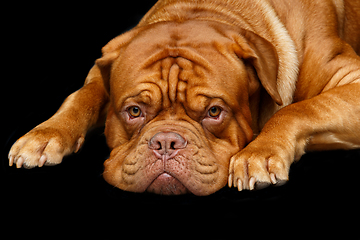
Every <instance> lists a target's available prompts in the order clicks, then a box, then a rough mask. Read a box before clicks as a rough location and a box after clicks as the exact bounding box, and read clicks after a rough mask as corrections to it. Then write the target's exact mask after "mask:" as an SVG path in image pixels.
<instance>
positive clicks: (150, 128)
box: [99, 21, 257, 195]
mask: <svg viewBox="0 0 360 240" xmlns="http://www.w3.org/2000/svg"><path fill="white" fill-rule="evenodd" d="M236 46H238V44H235V42H234V41H233V40H232V39H230V38H228V37H225V36H224V34H222V33H221V32H220V31H219V29H217V27H216V24H213V25H210V24H208V23H206V22H201V21H199V22H197V23H196V24H186V23H183V24H176V23H166V24H165V23H164V24H156V26H153V27H148V28H147V29H145V30H142V31H140V33H138V34H137V35H136V36H135V37H132V38H131V41H128V43H127V44H125V46H122V47H121V48H117V49H116V51H114V52H111V53H109V54H108V56H110V55H111V57H110V59H111V60H109V59H106V60H102V61H103V62H106V63H101V60H100V61H99V64H102V65H103V68H105V69H106V67H104V66H109V62H110V63H111V66H110V67H108V68H107V69H108V71H109V72H110V74H109V82H108V83H107V84H108V87H109V93H110V106H109V110H108V117H107V121H106V130H105V134H106V138H107V142H108V145H109V147H110V148H111V150H112V151H111V155H110V158H109V159H108V160H107V161H106V162H105V171H104V178H105V179H106V181H107V182H109V183H110V184H112V185H114V186H116V187H118V188H120V189H123V190H126V191H133V192H144V191H149V192H153V193H158V194H166V195H171V194H184V193H188V192H191V193H193V194H196V195H208V194H211V193H213V192H215V191H217V190H219V189H220V188H222V187H224V186H225V185H226V183H227V180H228V165H229V161H230V158H231V157H232V156H233V155H234V154H235V153H237V152H238V151H240V150H241V149H242V148H243V147H244V146H245V145H246V144H247V143H248V142H249V141H250V140H251V138H252V130H251V113H250V107H249V97H250V95H251V94H252V93H253V92H254V91H255V90H254V89H257V87H256V86H255V85H256V84H254V83H251V80H250V79H249V71H247V67H246V65H245V64H244V62H243V61H242V59H240V58H239V54H235V50H234V48H236ZM237 51H238V52H239V51H240V50H239V49H238V50H237ZM243 54H245V51H243ZM104 58H106V56H105V57H104ZM108 58H109V57H108Z"/></svg>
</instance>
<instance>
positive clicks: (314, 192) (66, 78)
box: [0, 1, 360, 239]
mask: <svg viewBox="0 0 360 240" xmlns="http://www.w3.org/2000/svg"><path fill="white" fill-rule="evenodd" d="M154 2H155V1H146V2H145V3H144V2H140V3H139V2H136V3H134V5H131V6H126V7H125V6H124V7H123V8H119V7H114V6H111V5H110V4H109V3H105V2H104V3H101V2H100V3H99V4H98V5H96V6H95V5H91V6H83V7H74V6H72V5H66V4H63V5H57V4H56V3H49V5H48V6H43V5H40V4H39V5H38V6H37V5H36V4H34V3H31V4H29V5H21V6H15V5H16V4H14V6H12V7H10V8H9V9H8V10H10V11H11V13H12V14H10V15H11V16H12V17H11V18H8V19H4V21H3V22H6V23H8V24H6V26H5V29H3V31H5V32H6V36H7V38H6V40H5V46H4V49H3V51H4V52H3V54H4V55H3V57H4V60H5V61H6V64H5V66H3V67H2V70H3V72H4V73H5V74H3V75H2V83H3V87H2V89H3V94H2V96H1V102H2V106H3V107H4V108H3V109H2V111H1V112H2V116H3V119H4V121H5V125H3V133H2V134H1V136H2V150H1V173H0V176H1V179H0V181H1V182H0V194H1V196H2V197H1V198H2V199H3V200H4V201H2V205H1V206H2V209H3V211H6V212H7V214H5V215H2V216H3V217H4V218H5V219H6V220H7V221H8V223H9V225H10V226H12V227H15V228H16V229H23V228H29V229H28V230H30V229H37V230H39V229H42V228H45V225H48V227H50V228H51V227H53V228H56V229H60V230H58V232H59V233H61V232H63V231H65V230H66V229H68V227H69V226H70V225H71V226H73V227H74V226H76V224H77V223H81V222H83V221H86V222H91V223H94V224H95V223H97V222H100V223H102V224H105V225H106V226H108V224H110V225H109V226H111V225H112V224H115V225H116V224H117V220H118V221H123V222H126V223H127V224H129V225H132V226H134V225H135V226H137V225H139V224H140V226H143V227H144V226H151V225H156V226H158V227H160V226H168V225H172V222H176V221H177V220H179V219H181V218H185V219H187V220H188V221H189V222H187V223H186V224H185V223H184V222H182V224H185V225H186V226H187V227H189V226H190V225H191V227H194V228H196V226H197V224H200V225H201V224H205V225H206V224H207V223H209V224H210V225H206V226H208V227H209V229H207V230H199V231H200V233H201V234H205V232H206V233H210V235H211V236H213V237H214V238H215V235H212V232H213V230H214V229H213V227H212V226H219V224H220V225H221V224H225V226H226V227H222V228H220V230H219V228H217V227H215V229H216V232H221V233H224V232H227V231H228V230H226V229H234V231H237V232H239V231H242V230H243V227H244V226H246V224H249V225H252V226H259V228H262V227H263V226H269V225H274V229H279V228H281V227H282V226H284V224H285V225H286V224H289V225H293V226H299V225H298V224H299V223H297V222H294V221H293V220H294V219H298V220H299V221H300V222H301V221H302V220H300V219H302V218H303V217H306V221H313V222H315V223H320V222H323V221H324V220H325V221H329V222H332V223H333V224H337V223H347V222H346V221H350V220H349V219H352V218H353V217H355V216H356V215H358V213H359V200H360V197H359V196H358V194H359V185H358V181H359V167H360V163H359V162H360V161H359V160H360V151H359V150H353V151H331V152H319V153H310V154H307V155H305V156H304V157H303V158H302V159H301V160H300V161H299V162H298V163H296V164H294V165H293V166H292V167H291V172H290V182H289V183H288V184H286V185H285V186H282V187H278V188H275V187H270V188H267V189H264V190H260V191H253V192H250V191H243V192H240V193H239V192H237V191H236V190H235V189H234V188H233V189H229V188H227V187H226V188H224V189H222V190H221V191H219V192H217V193H215V194H213V195H211V196H207V197H196V196H192V195H186V196H178V197H164V196H157V195H151V194H134V193H128V192H123V191H121V190H118V189H115V188H113V187H112V186H110V185H108V184H107V183H106V182H105V181H104V180H103V178H102V176H101V174H102V170H103V166H102V164H103V162H104V160H106V159H107V157H108V155H109V150H108V148H107V146H106V143H105V137H104V135H103V133H102V129H99V130H96V131H93V132H92V133H91V134H89V135H88V136H87V140H86V143H85V145H84V147H83V148H82V150H81V151H80V153H78V154H75V155H72V156H69V157H67V158H65V159H64V161H63V163H62V164H61V165H59V166H55V167H43V168H35V169H32V170H25V169H16V168H15V167H12V168H10V167H8V160H7V153H8V151H9V149H10V147H11V145H12V143H14V141H15V140H16V139H17V138H19V137H21V136H22V135H23V134H25V133H26V132H27V131H29V130H30V129H32V128H33V127H35V126H36V125H37V124H39V123H41V122H42V121H44V120H46V119H47V118H49V117H50V116H51V115H52V114H54V113H55V111H56V110H57V109H58V107H59V106H60V105H61V103H62V101H63V100H64V99H65V97H66V96H67V95H69V94H70V93H72V92H74V91H75V90H77V89H78V88H80V87H81V86H82V84H83V81H84V80H85V77H86V75H87V72H88V71H89V69H90V68H91V67H92V65H93V64H94V61H95V60H96V59H97V58H99V57H100V56H101V52H100V50H101V48H102V47H103V46H104V45H105V44H106V43H107V42H108V41H109V40H111V39H112V38H114V37H115V36H117V35H118V34H120V33H122V32H124V31H126V30H128V29H130V28H131V27H132V26H134V25H136V23H137V21H139V19H140V17H141V16H142V15H143V14H145V13H146V11H147V10H148V9H149V8H150V6H151V5H152V4H153V3H154ZM140 6H141V7H140ZM139 7H140V8H139ZM44 9H46V10H44ZM7 15H8V16H9V14H7ZM9 84H10V87H8V86H9ZM5 85H6V87H5ZM359 127H360V126H359ZM339 214H340V215H339ZM64 216H65V217H66V219H67V221H69V222H71V223H72V224H70V225H69V222H67V221H66V223H64V222H62V220H60V219H62V218H63V217H64ZM352 216H353V217H352ZM158 217H159V218H160V219H161V220H160V221H158V220H156V218H158ZM37 218H40V219H41V221H40V222H38V221H39V220H35V219H37ZM355 218H356V217H355ZM113 219H116V221H115V222H114V220H113ZM58 221H59V222H58ZM350 222H351V221H350ZM19 223H20V224H19ZM190 223H191V224H190ZM234 223H235V225H236V226H237V227H236V228H233V227H230V226H231V224H234ZM74 224H75V225H74ZM122 224H123V223H122ZM185 225H184V226H185ZM20 226H21V227H20ZM121 226H122V227H120V225H117V226H112V228H113V229H121V231H125V232H126V231H128V229H127V228H124V226H125V225H121ZM260 226H261V227H260ZM300 226H304V225H303V224H300ZM346 226H348V227H349V228H351V227H350V225H346ZM114 227H115V228H114ZM178 227H179V225H177V228H178ZM61 229H62V230H61ZM95 229H97V230H99V229H98V228H95ZM95 229H90V230H89V229H87V230H86V231H85V232H86V234H89V233H91V231H92V230H95ZM333 230H336V228H335V229H334V228H329V229H326V230H325V231H326V232H327V233H329V232H332V231H333ZM337 230H338V229H337ZM139 231H140V230H139ZM164 231H165V230H164ZM341 231H342V230H341ZM344 231H345V230H344ZM344 231H343V232H344ZM85 232H84V233H85ZM140 232H141V231H140ZM345 232H349V231H347V230H346V231H345ZM155 235H156V234H155ZM201 236H205V235H201ZM218 239H220V238H218ZM221 239H226V238H225V237H223V238H221Z"/></svg>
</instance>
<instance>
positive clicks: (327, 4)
mask: <svg viewBox="0 0 360 240" xmlns="http://www.w3.org/2000/svg"><path fill="white" fill-rule="evenodd" d="M102 52H103V55H102V57H101V58H100V59H98V60H96V63H95V65H94V66H93V68H92V69H91V70H90V72H89V75H88V76H87V78H86V81H85V84H84V86H83V87H82V88H81V89H80V90H78V91H76V92H74V93H73V94H71V95H70V96H69V97H68V98H67V99H66V100H65V101H64V103H63V105H62V106H61V108H60V109H59V110H58V111H57V112H56V114H55V115H54V116H53V117H51V118H50V119H49V120H47V121H45V122H44V123H42V124H40V125H38V126H37V127H35V128H34V129H33V130H31V131H30V132H29V133H27V134H26V135H25V136H23V137H22V138H20V139H19V140H18V141H17V142H16V143H15V144H14V145H13V146H12V148H11V150H10V153H9V164H10V166H12V165H14V164H15V165H16V167H18V168H21V167H25V168H33V167H36V166H38V167H41V166H43V165H54V164H59V163H60V162H61V161H62V159H63V157H64V156H66V155H68V154H71V153H73V152H77V151H78V150H79V149H80V147H81V146H82V145H83V143H84V139H85V135H86V133H87V132H88V131H89V129H91V128H93V127H95V126H98V125H99V124H104V123H105V135H106V139H107V144H108V146H109V148H110V150H111V153H110V157H109V159H108V160H106V161H105V163H104V166H105V170H104V178H105V180H106V181H107V182H108V183H109V184H111V185H113V186H115V187H117V188H120V189H123V190H126V191H132V192H144V191H148V192H153V193H157V194H165V195H172V194H174V195H177V194H184V193H192V194H195V195H209V194H212V193H214V192H216V191H217V190H219V189H221V188H223V187H224V186H226V185H227V184H228V186H229V187H236V188H237V189H238V190H239V191H241V190H245V189H249V190H252V189H259V188H263V187H266V186H269V185H271V184H274V185H281V184H283V183H285V182H286V181H287V180H288V173H289V168H290V165H291V164H292V163H293V162H294V161H297V160H298V159H299V158H300V157H301V156H302V155H303V154H304V153H305V152H306V151H312V150H329V149H354V148H359V147H360V57H359V56H358V55H357V54H359V53H360V1H358V0H297V1H289V0H160V1H158V2H157V3H156V4H155V6H153V8H151V10H150V11H149V12H148V13H147V14H146V15H145V16H144V17H143V18H142V20H141V21H140V23H139V24H138V25H137V26H136V27H135V28H133V29H132V30H130V31H128V32H126V33H124V34H122V35H120V36H118V37H116V38H115V39H113V40H111V41H110V42H109V43H108V44H107V45H106V46H105V47H104V48H103V49H102Z"/></svg>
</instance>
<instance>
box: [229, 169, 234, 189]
mask: <svg viewBox="0 0 360 240" xmlns="http://www.w3.org/2000/svg"><path fill="white" fill-rule="evenodd" d="M232 184H233V174H232V173H230V174H229V179H228V186H229V188H231V187H232Z"/></svg>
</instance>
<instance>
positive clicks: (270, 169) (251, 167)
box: [229, 140, 294, 191]
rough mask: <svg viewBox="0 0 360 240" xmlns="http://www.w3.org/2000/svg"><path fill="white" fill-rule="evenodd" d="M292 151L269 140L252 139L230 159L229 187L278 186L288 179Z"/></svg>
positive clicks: (254, 187) (255, 187)
mask: <svg viewBox="0 0 360 240" xmlns="http://www.w3.org/2000/svg"><path fill="white" fill-rule="evenodd" d="M293 152H294V151H292V150H289V149H286V148H284V147H282V146H280V145H277V144H275V143H271V142H269V140H268V141H267V142H262V141H256V140H255V141H254V142H252V143H250V144H249V145H248V146H247V147H246V148H244V149H243V150H242V151H240V152H239V153H237V154H236V155H234V156H233V157H232V158H231V160H230V168H229V187H232V186H234V187H237V188H238V190H239V191H242V190H245V189H249V190H253V189H262V188H265V187H267V186H269V185H271V184H276V185H278V186H280V185H283V184H284V183H285V182H286V181H288V178H289V177H288V174H289V169H290V165H291V163H292V162H293V160H294V154H293Z"/></svg>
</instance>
